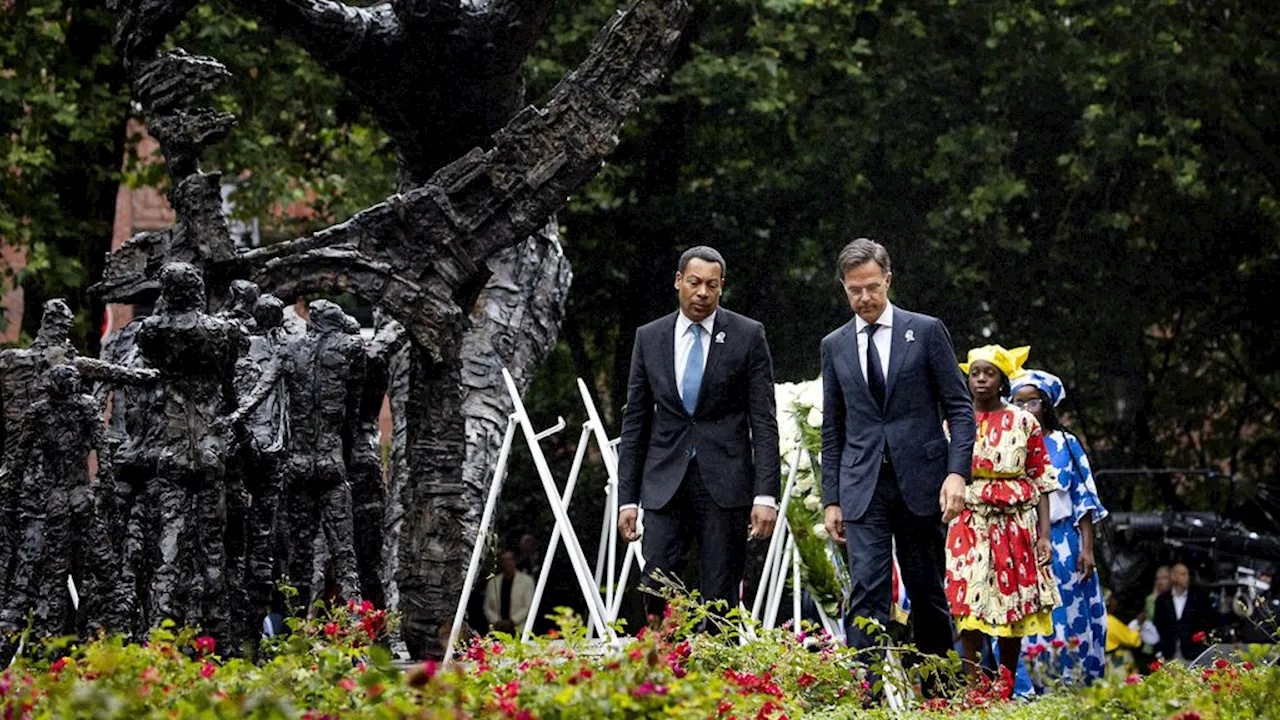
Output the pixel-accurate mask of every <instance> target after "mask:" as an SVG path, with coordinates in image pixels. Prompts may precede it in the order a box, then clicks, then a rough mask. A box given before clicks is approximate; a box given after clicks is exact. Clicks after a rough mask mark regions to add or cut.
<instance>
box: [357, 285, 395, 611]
mask: <svg viewBox="0 0 1280 720" xmlns="http://www.w3.org/2000/svg"><path fill="white" fill-rule="evenodd" d="M373 319H374V326H375V328H376V332H375V333H374V336H373V337H372V338H371V339H369V340H368V341H367V342H365V343H364V350H365V372H364V387H363V389H362V391H361V393H360V401H359V405H358V406H357V416H356V423H355V437H354V439H353V441H352V443H351V457H350V458H349V460H348V462H347V467H348V471H349V473H350V482H351V498H352V505H353V516H354V520H355V526H356V527H358V528H360V532H359V534H357V535H356V562H357V566H358V568H359V572H360V591H361V593H362V595H363V596H364V598H365V599H366V600H370V601H372V602H373V604H374V605H377V606H378V607H384V606H385V605H386V592H385V590H384V587H383V585H384V578H385V573H384V570H383V562H382V543H383V532H382V530H383V527H382V525H383V516H384V512H385V508H386V502H387V482H386V476H387V474H386V473H385V472H384V470H383V466H382V443H381V442H380V436H379V428H378V419H379V417H380V416H381V415H382V406H383V401H384V400H385V398H386V395H387V389H388V385H389V383H390V371H389V368H390V362H391V358H392V356H393V355H394V354H395V353H396V351H397V350H399V349H400V348H401V347H403V346H404V344H405V342H406V340H407V336H406V334H405V332H404V327H403V326H402V325H400V323H398V322H396V321H394V320H392V319H391V318H389V317H387V316H386V315H384V314H383V313H382V311H380V310H378V309H377V308H374V311H373Z"/></svg>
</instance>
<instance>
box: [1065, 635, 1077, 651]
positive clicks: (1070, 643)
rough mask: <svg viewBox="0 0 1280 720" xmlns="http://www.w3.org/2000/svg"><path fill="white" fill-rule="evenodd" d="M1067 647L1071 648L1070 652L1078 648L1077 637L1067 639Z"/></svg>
mask: <svg viewBox="0 0 1280 720" xmlns="http://www.w3.org/2000/svg"><path fill="white" fill-rule="evenodd" d="M1067 647H1069V648H1071V649H1072V650H1075V649H1076V648H1078V647H1080V638H1078V637H1071V638H1067Z"/></svg>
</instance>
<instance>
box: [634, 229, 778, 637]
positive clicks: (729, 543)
mask: <svg viewBox="0 0 1280 720" xmlns="http://www.w3.org/2000/svg"><path fill="white" fill-rule="evenodd" d="M724 279H725V262H724V258H723V257H722V256H721V255H720V253H719V252H716V251H715V250H714V249H712V248H709V247H705V246H699V247H694V248H690V249H689V250H687V251H685V253H684V254H683V255H682V256H681V257H680V265H679V270H678V271H677V272H676V279H675V288H676V292H677V294H678V296H679V300H680V309H679V311H677V312H674V313H672V314H670V315H667V316H666V317H663V318H660V319H658V320H655V321H653V322H651V323H649V324H648V325H645V326H644V327H641V328H640V329H639V330H637V331H636V341H635V347H634V349H633V350H632V353H631V374H630V377H629V379H628V381H627V405H626V407H625V408H623V412H622V439H621V443H620V445H619V448H618V503H619V508H620V510H619V514H618V529H619V531H620V533H621V534H622V537H623V538H624V539H626V540H627V541H632V540H635V539H636V537H638V533H637V531H636V519H637V514H638V512H637V505H642V506H644V512H645V515H644V540H643V544H642V547H641V550H642V552H643V554H644V558H645V561H646V567H645V577H644V580H643V582H644V583H645V584H646V585H648V586H650V587H654V586H655V581H654V577H653V576H654V573H657V572H661V573H663V574H667V575H671V576H674V577H679V576H680V574H681V571H682V570H683V567H684V564H685V560H686V557H687V556H688V553H689V547H690V544H691V541H692V539H693V538H695V537H696V538H697V539H698V546H699V558H698V560H699V578H700V581H701V586H702V587H701V592H702V597H703V599H704V600H707V601H715V600H724V601H726V602H727V603H728V607H729V609H732V608H735V607H737V606H738V600H739V597H738V588H739V583H740V581H741V580H742V575H743V569H744V565H745V562H746V548H747V528H748V519H749V520H750V530H751V536H752V537H766V536H768V535H769V534H770V533H771V532H773V525H774V522H775V521H776V520H777V516H778V513H777V501H776V498H777V494H778V483H779V474H780V467H779V459H778V421H777V418H776V416H775V413H774V395H773V394H774V389H773V362H772V360H771V359H770V357H769V344H768V343H767V342H766V341H765V333H764V326H762V325H761V324H760V323H758V322H756V321H754V320H751V319H750V318H746V317H743V316H742V315H739V314H737V313H734V312H731V311H729V310H726V309H724V308H722V307H720V293H721V291H722V290H723V289H724ZM645 606H646V609H647V610H648V611H650V612H651V613H652V612H655V611H656V610H657V604H656V601H655V599H651V598H649V597H646V598H645Z"/></svg>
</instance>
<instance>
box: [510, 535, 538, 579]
mask: <svg viewBox="0 0 1280 720" xmlns="http://www.w3.org/2000/svg"><path fill="white" fill-rule="evenodd" d="M516 567H517V568H519V569H520V572H525V573H528V574H529V576H530V577H532V578H535V579H536V578H537V577H538V575H539V573H541V572H542V546H540V545H539V544H538V538H536V537H534V536H533V534H532V533H525V534H524V535H521V536H520V556H519V557H518V558H517V559H516Z"/></svg>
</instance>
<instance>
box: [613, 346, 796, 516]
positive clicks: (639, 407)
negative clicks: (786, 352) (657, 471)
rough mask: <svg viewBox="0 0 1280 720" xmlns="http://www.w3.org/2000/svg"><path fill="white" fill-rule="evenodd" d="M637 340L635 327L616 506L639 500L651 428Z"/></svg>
mask: <svg viewBox="0 0 1280 720" xmlns="http://www.w3.org/2000/svg"><path fill="white" fill-rule="evenodd" d="M640 342H641V338H640V331H639V330H637V331H636V341H635V345H633V346H632V349H631V374H630V375H629V376H628V377H627V404H626V407H624V408H623V409H622V437H621V439H620V442H619V443H618V504H619V505H631V504H637V505H638V504H639V503H640V477H641V475H642V474H643V472H644V461H645V452H646V451H647V450H648V448H649V431H650V429H651V428H652V427H653V388H651V387H650V386H649V372H648V369H647V368H645V366H644V353H643V352H641V349H640V347H641V346H640ZM775 444H776V443H775Z"/></svg>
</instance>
